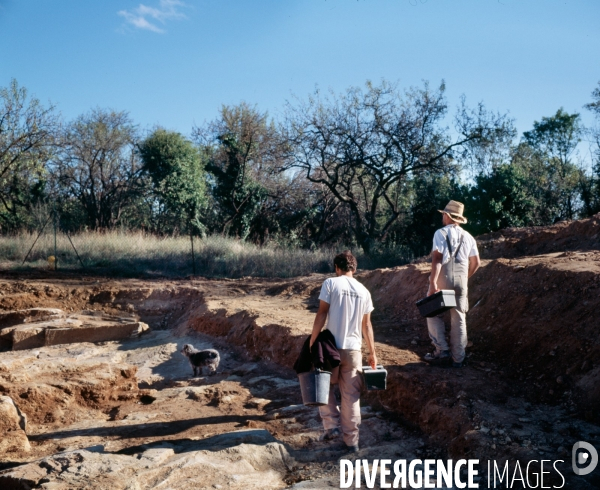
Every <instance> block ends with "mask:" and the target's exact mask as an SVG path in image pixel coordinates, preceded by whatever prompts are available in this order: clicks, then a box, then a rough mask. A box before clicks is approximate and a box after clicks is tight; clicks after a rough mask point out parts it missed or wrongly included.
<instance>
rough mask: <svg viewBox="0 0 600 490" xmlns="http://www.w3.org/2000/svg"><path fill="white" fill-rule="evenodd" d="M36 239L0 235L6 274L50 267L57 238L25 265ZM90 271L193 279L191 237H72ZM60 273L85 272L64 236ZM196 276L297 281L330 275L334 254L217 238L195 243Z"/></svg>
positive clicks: (45, 240)
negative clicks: (324, 274) (306, 277)
mask: <svg viewBox="0 0 600 490" xmlns="http://www.w3.org/2000/svg"><path fill="white" fill-rule="evenodd" d="M35 238H36V235H35V234H30V233H20V234H17V235H11V236H0V266H1V267H2V268H3V269H4V270H6V269H12V270H16V269H17V270H18V269H31V268H34V269H42V268H46V269H48V268H50V264H49V262H48V257H50V256H54V255H55V253H54V236H53V235H52V234H45V235H42V236H41V237H40V238H39V240H38V241H37V243H36V244H35V246H34V248H33V250H32V252H31V254H30V255H29V257H28V259H27V261H26V262H25V264H22V262H23V259H24V258H25V255H26V254H27V252H28V251H29V249H30V248H31V246H32V244H33V243H34V241H35ZM71 239H72V241H73V244H74V246H75V248H76V249H77V252H78V253H79V256H80V257H81V260H82V261H83V263H84V265H85V268H86V269H88V270H90V271H97V272H99V273H107V274H112V275H122V276H137V275H164V276H185V275H190V274H192V271H193V268H192V255H191V244H190V238H189V237H157V236H154V235H148V234H144V233H141V232H137V233H136V232H117V231H112V232H106V233H98V232H87V233H81V234H78V235H73V236H72V237H71ZM56 248H57V253H56V256H57V258H58V269H59V270H61V269H62V270H65V269H67V270H69V269H70V270H73V269H81V264H80V263H79V260H78V258H77V255H76V254H75V251H74V250H73V247H72V246H71V244H70V243H69V239H68V238H67V236H66V235H64V234H59V235H58V236H57V244H56ZM194 253H195V258H196V275H200V276H207V277H232V278H234V277H244V276H256V277H293V276H300V275H305V274H309V273H312V272H328V271H331V262H332V258H333V251H330V250H316V251H310V250H304V249H298V248H285V247H278V246H275V245H270V246H264V247H259V246H257V245H254V244H252V243H248V242H243V241H240V240H236V239H231V238H224V237H221V236H212V237H208V238H205V239H199V238H195V239H194Z"/></svg>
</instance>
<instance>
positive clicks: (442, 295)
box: [417, 289, 456, 318]
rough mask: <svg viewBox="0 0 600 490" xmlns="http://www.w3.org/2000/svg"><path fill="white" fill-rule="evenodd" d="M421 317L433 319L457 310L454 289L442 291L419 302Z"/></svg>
mask: <svg viewBox="0 0 600 490" xmlns="http://www.w3.org/2000/svg"><path fill="white" fill-rule="evenodd" d="M417 307H418V308H419V312H420V313H421V316H424V317H426V318H427V317H432V316H436V315H439V314H440V313H444V311H448V310H449V309H450V308H456V293H455V292H454V290H452V289H442V290H441V291H438V292H437V293H435V294H432V295H431V296H427V297H426V298H423V299H420V300H419V301H417Z"/></svg>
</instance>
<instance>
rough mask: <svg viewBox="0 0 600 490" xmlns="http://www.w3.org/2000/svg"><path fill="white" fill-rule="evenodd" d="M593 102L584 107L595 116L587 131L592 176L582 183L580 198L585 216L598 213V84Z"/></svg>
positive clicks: (599, 141) (599, 191)
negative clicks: (591, 159)
mask: <svg viewBox="0 0 600 490" xmlns="http://www.w3.org/2000/svg"><path fill="white" fill-rule="evenodd" d="M592 99H593V101H592V102H590V103H589V104H586V105H585V108H586V109H588V110H590V111H592V113H593V114H594V116H595V125H594V126H592V127H591V128H589V129H588V130H587V136H588V138H589V143H590V146H591V153H592V158H593V162H592V174H591V176H590V177H589V178H588V179H584V180H583V181H582V186H581V187H582V188H581V197H582V200H583V203H584V209H585V212H586V214H587V215H592V214H595V213H597V212H599V211H600V82H598V87H596V88H595V89H594V91H593V92H592Z"/></svg>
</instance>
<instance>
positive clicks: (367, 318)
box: [362, 313, 377, 369]
mask: <svg viewBox="0 0 600 490" xmlns="http://www.w3.org/2000/svg"><path fill="white" fill-rule="evenodd" d="M362 333H363V337H364V338H365V340H366V341H367V347H368V349H369V365H370V366H371V367H372V368H373V369H375V367H376V366H377V354H376V353H375V337H374V336H373V325H372V324H371V313H367V314H366V315H364V316H363V321H362Z"/></svg>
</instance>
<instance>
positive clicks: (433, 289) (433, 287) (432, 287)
mask: <svg viewBox="0 0 600 490" xmlns="http://www.w3.org/2000/svg"><path fill="white" fill-rule="evenodd" d="M438 291H439V289H438V287H437V284H431V283H429V289H428V290H427V296H431V295H432V294H435V293H437V292H438Z"/></svg>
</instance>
